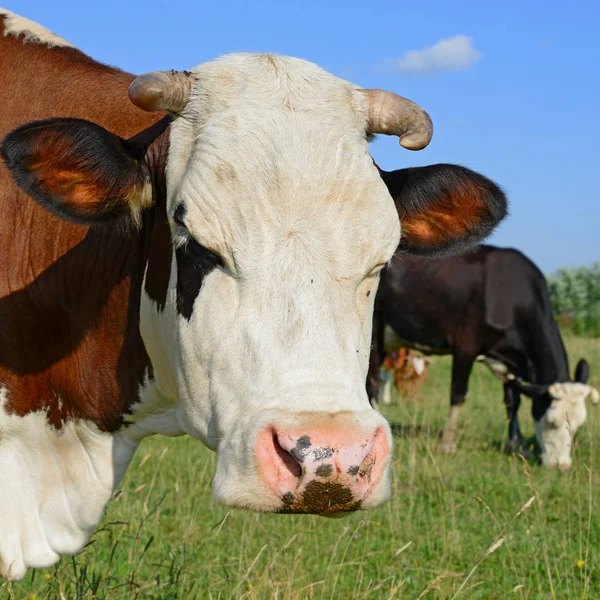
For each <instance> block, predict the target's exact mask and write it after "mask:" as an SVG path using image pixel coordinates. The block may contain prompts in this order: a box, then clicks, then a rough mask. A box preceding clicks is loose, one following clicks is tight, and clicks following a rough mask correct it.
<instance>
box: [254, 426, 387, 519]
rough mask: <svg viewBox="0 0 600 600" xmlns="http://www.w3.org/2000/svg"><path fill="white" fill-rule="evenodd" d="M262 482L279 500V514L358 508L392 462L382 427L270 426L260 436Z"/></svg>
mask: <svg viewBox="0 0 600 600" xmlns="http://www.w3.org/2000/svg"><path fill="white" fill-rule="evenodd" d="M256 454H257V458H258V463H259V471H260V475H261V478H262V480H263V482H264V483H266V484H267V486H268V487H269V488H270V489H271V491H273V492H274V493H275V494H276V495H277V496H278V497H279V498H281V502H282V507H281V512H291V513H316V514H331V513H338V512H348V511H352V510H357V509H358V508H360V506H361V504H362V503H363V501H364V500H366V499H367V498H368V496H369V495H370V493H371V491H372V490H373V489H374V487H375V486H377V484H378V483H379V480H380V479H381V476H382V473H383V472H384V470H385V466H386V464H387V461H388V454H389V446H388V439H387V434H386V431H385V430H384V428H383V427H378V428H376V429H373V430H370V431H366V432H357V431H350V432H349V431H346V430H343V429H325V430H323V429H317V430H311V429H310V428H306V429H303V430H300V431H298V430H295V429H286V428H278V427H276V426H268V427H267V428H265V429H264V430H263V431H261V433H260V434H259V436H258V441H257V452H256Z"/></svg>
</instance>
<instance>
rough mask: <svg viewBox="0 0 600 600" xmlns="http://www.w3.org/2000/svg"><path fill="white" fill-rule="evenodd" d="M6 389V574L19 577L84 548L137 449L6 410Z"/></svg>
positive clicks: (3, 398)
mask: <svg viewBox="0 0 600 600" xmlns="http://www.w3.org/2000/svg"><path fill="white" fill-rule="evenodd" d="M7 401H8V392H7V389H6V388H5V387H2V388H0V482H1V484H0V507H2V510H1V511H0V574H1V575H2V576H4V577H8V578H9V579H20V578H21V577H23V576H24V575H25V572H26V570H27V568H31V567H35V568H43V567H48V566H50V565H52V564H53V563H55V562H56V561H57V560H58V558H59V555H61V554H74V553H75V552H78V551H79V550H81V548H82V547H83V546H84V545H85V543H86V542H87V540H88V539H89V536H90V535H91V533H92V531H93V530H94V528H95V527H96V525H98V523H99V522H100V519H101V518H102V515H103V513H104V506H105V505H106V503H107V502H108V500H109V499H110V497H111V495H112V493H113V491H114V490H115V488H116V486H117V485H118V484H119V482H120V480H121V478H122V476H123V474H124V473H125V470H126V469H127V466H128V464H129V462H130V460H131V458H132V457H133V453H134V452H135V449H136V447H137V444H136V443H135V442H132V441H130V440H128V439H127V438H125V437H124V436H123V435H122V434H116V435H110V434H106V433H102V432H100V431H99V430H98V429H97V428H96V427H95V425H93V424H91V423H88V422H85V421H71V422H70V423H68V424H67V425H65V427H63V428H62V429H61V430H60V431H58V430H56V429H54V428H53V427H52V426H51V425H49V424H48V422H47V420H46V414H45V413H44V412H34V413H29V414H28V415H26V416H25V417H19V416H16V415H14V414H8V413H7V412H6V404H7Z"/></svg>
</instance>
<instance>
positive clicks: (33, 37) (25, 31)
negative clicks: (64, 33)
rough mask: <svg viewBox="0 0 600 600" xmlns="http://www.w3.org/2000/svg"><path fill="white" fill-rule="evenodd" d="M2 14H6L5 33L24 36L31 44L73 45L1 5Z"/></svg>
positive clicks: (25, 40)
mask: <svg viewBox="0 0 600 600" xmlns="http://www.w3.org/2000/svg"><path fill="white" fill-rule="evenodd" d="M0 15H4V16H5V19H4V35H5V36H7V35H14V36H19V35H23V36H24V40H23V41H24V42H28V43H30V44H44V45H46V46H50V47H52V46H68V47H70V48H72V47H73V45H72V44H71V43H70V42H68V41H67V40H65V39H63V38H61V37H60V36H58V35H56V34H55V33H52V32H51V31H50V30H48V29H46V28H45V27H42V26H41V25H39V24H38V23H35V22H34V21H30V20H29V19H26V18H25V17H20V16H19V15H15V14H14V13H12V12H10V11H9V10H6V9H5V8H2V7H0Z"/></svg>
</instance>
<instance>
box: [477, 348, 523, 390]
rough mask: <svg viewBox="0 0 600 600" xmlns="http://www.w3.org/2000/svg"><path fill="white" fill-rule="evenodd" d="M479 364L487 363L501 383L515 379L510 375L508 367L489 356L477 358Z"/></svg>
mask: <svg viewBox="0 0 600 600" xmlns="http://www.w3.org/2000/svg"><path fill="white" fill-rule="evenodd" d="M477 360H478V361H479V362H483V363H485V365H486V366H487V367H488V369H489V370H490V371H491V372H492V373H493V374H494V375H495V376H496V377H497V378H498V379H500V381H503V382H504V383H506V382H507V381H509V380H510V379H514V375H513V374H512V373H510V371H509V370H508V367H507V366H506V365H505V364H504V363H503V362H501V361H499V360H497V359H496V358H490V357H489V356H483V355H480V356H478V357H477Z"/></svg>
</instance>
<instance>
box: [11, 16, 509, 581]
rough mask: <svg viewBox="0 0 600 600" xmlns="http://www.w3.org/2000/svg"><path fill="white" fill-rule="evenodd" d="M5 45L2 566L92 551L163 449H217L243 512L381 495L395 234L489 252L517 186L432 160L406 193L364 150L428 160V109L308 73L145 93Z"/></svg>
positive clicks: (39, 50) (211, 66)
mask: <svg viewBox="0 0 600 600" xmlns="http://www.w3.org/2000/svg"><path fill="white" fill-rule="evenodd" d="M0 32H2V33H1V34H0V76H1V81H2V86H1V87H0V135H1V136H2V137H3V138H4V141H3V144H2V157H3V163H4V164H2V165H0V243H1V252H2V254H1V256H2V260H1V261H0V481H1V485H0V571H1V572H2V574H3V575H4V576H7V577H10V578H13V579H18V578H20V577H22V576H23V575H24V573H25V572H26V569H27V568H29V567H45V566H48V565H50V564H52V563H54V562H55V561H56V560H58V558H59V556H60V555H62V554H70V553H74V552H77V551H78V550H79V549H80V548H81V547H82V546H83V545H84V544H85V543H86V540H87V539H88V538H89V536H90V534H91V532H92V531H93V529H94V527H95V526H96V525H97V524H98V522H99V520H100V519H101V517H102V513H103V510H104V506H105V504H106V502H107V501H108V500H109V498H110V496H111V494H112V493H113V490H114V489H115V487H116V486H117V485H118V484H119V482H120V481H121V478H122V477H123V474H124V472H125V470H126V469H127V466H128V464H129V462H130V461H131V458H132V456H133V454H134V452H135V450H136V448H137V446H138V444H139V443H140V441H141V440H142V439H143V438H144V437H146V436H149V435H152V434H156V433H161V434H164V435H169V436H176V435H181V434H184V433H187V434H189V435H191V436H193V437H195V438H197V439H199V440H201V441H202V442H203V443H204V444H205V445H206V446H208V447H209V448H211V449H213V450H215V451H216V452H217V464H216V471H215V474H214V481H213V488H214V495H215V498H216V499H217V500H218V501H219V502H222V503H224V504H227V505H229V506H234V507H240V508H247V509H251V510H256V511H268V512H299V513H319V514H330V513H340V512H345V511H351V510H356V509H359V508H360V509H366V508H370V507H373V506H376V505H378V504H381V503H382V502H384V501H385V500H386V499H387V498H388V496H389V493H390V485H389V474H388V467H389V461H390V451H391V438H390V430H389V427H388V424H387V422H386V421H385V420H384V419H383V417H382V416H381V415H380V414H379V413H378V412H376V411H374V410H372V409H371V407H370V405H369V401H368V398H367V394H366V393H365V385H364V382H365V377H366V374H367V368H368V357H369V349H370V343H371V327H372V323H371V321H372V312H373V300H374V297H375V291H376V288H377V284H378V273H379V270H380V269H381V268H382V266H383V265H385V263H386V262H387V261H388V260H389V259H390V257H391V256H392V254H393V253H394V252H395V250H396V249H397V248H398V244H399V240H400V220H402V227H403V232H404V233H403V239H402V243H401V244H400V247H401V248H402V249H404V250H405V251H407V252H416V253H420V254H427V253H431V252H435V251H437V250H440V249H442V250H448V249H452V248H460V247H466V246H467V245H468V244H469V243H473V242H474V241H477V240H479V239H481V238H482V237H484V236H485V235H487V234H488V233H489V232H490V231H491V229H492V228H493V227H494V226H495V225H496V224H497V223H498V221H499V220H501V219H502V218H503V217H504V215H505V209H506V206H505V198H504V196H503V194H502V193H501V192H500V190H499V189H498V188H497V187H496V186H495V185H494V184H493V183H492V182H490V181H489V180H486V179H484V178H482V177H479V176H476V174H472V173H471V174H467V175H465V173H464V172H460V173H458V174H457V175H456V176H453V175H452V176H450V177H448V176H447V173H448V172H447V170H446V171H443V173H445V174H442V175H441V176H439V175H436V168H435V167H432V168H430V171H429V172H428V174H427V176H426V177H423V178H422V180H421V181H417V182H416V185H411V186H406V187H405V189H401V188H399V187H398V186H392V187H391V188H388V186H387V185H386V182H385V175H384V174H382V173H381V172H380V171H379V170H378V169H377V168H376V166H375V165H374V164H373V161H372V159H371V157H370V155H369V147H368V140H369V136H370V133H378V132H379V133H385V134H391V135H397V136H399V137H400V140H401V144H402V145H403V146H405V147H407V148H410V149H413V150H418V149H420V148H423V147H424V146H426V145H427V144H428V142H429V140H430V138H431V132H432V128H431V122H430V119H429V117H428V116H427V114H426V113H425V112H424V111H423V110H422V109H420V108H419V107H417V106H416V105H414V104H413V103H411V102H409V101H407V100H405V99H403V98H401V97H399V96H396V95H395V94H391V93H389V92H382V91H376V90H372V91H366V90H362V89H360V88H358V87H356V86H355V85H352V84H350V83H348V82H346V81H343V80H340V79H338V78H336V77H334V76H332V75H330V74H328V73H326V72H325V71H323V70H322V69H320V68H319V67H317V66H315V65H313V64H310V63H307V62H304V61H302V60H298V59H293V58H287V57H282V56H274V55H270V54H263V55H252V54H238V55H232V56H226V57H224V58H222V59H220V60H217V61H215V62H211V63H207V64H203V65H200V66H198V67H195V68H194V69H192V70H191V71H190V72H167V73H153V74H148V75H144V76H141V77H138V78H135V77H134V76H132V75H129V74H127V73H124V72H122V71H119V70H118V69H114V68H111V67H107V66H104V65H101V64H98V63H97V62H95V61H93V60H91V59H90V58H88V57H87V56H85V55H83V54H82V53H81V52H79V51H78V50H76V49H75V48H73V47H72V46H71V45H70V44H68V43H67V42H65V41H64V40H62V39H60V38H59V37H57V36H56V35H54V34H51V33H50V32H48V31H46V30H45V29H43V28H42V27H40V26H39V25H36V24H34V23H32V22H31V21H27V20H25V19H22V18H20V17H18V16H15V15H13V14H11V13H7V12H2V13H0ZM128 91H129V99H128V97H127V96H128ZM414 182H415V180H413V184H414ZM399 216H400V219H399ZM240 357H242V358H243V360H240Z"/></svg>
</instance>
